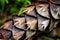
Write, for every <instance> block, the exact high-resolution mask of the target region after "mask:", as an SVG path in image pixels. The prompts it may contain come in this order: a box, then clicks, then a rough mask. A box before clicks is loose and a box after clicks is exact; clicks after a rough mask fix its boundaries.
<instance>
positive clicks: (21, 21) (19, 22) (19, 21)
mask: <svg viewBox="0 0 60 40" xmlns="http://www.w3.org/2000/svg"><path fill="white" fill-rule="evenodd" d="M13 21H14V25H15V26H16V27H17V28H19V29H25V28H26V27H25V17H16V18H14V19H13Z"/></svg>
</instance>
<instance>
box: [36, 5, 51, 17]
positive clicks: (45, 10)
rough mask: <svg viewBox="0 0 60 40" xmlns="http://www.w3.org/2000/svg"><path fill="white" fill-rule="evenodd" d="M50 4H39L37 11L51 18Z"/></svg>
mask: <svg viewBox="0 0 60 40" xmlns="http://www.w3.org/2000/svg"><path fill="white" fill-rule="evenodd" d="M48 7H49V6H48V4H38V5H37V6H36V10H37V12H38V14H39V15H41V16H44V17H47V18H50V15H49V9H48Z"/></svg>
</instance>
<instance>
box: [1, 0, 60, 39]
mask: <svg viewBox="0 0 60 40" xmlns="http://www.w3.org/2000/svg"><path fill="white" fill-rule="evenodd" d="M8 18H9V17H8ZM42 35H47V36H49V37H60V0H38V2H37V3H35V4H32V5H29V6H28V7H27V8H26V9H25V10H24V11H23V13H22V14H21V15H20V16H17V15H13V16H12V19H7V20H6V21H5V23H4V24H3V25H2V26H1V27H0V40H43V39H42V37H41V36H42Z"/></svg>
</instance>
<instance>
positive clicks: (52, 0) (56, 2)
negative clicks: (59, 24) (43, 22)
mask: <svg viewBox="0 0 60 40" xmlns="http://www.w3.org/2000/svg"><path fill="white" fill-rule="evenodd" d="M50 2H52V3H55V4H60V0H50Z"/></svg>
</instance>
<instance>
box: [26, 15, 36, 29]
mask: <svg viewBox="0 0 60 40" xmlns="http://www.w3.org/2000/svg"><path fill="white" fill-rule="evenodd" d="M26 22H27V23H26V24H27V26H28V28H30V30H36V24H37V19H36V18H34V17H30V16H26ZM28 28H27V29H28Z"/></svg>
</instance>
